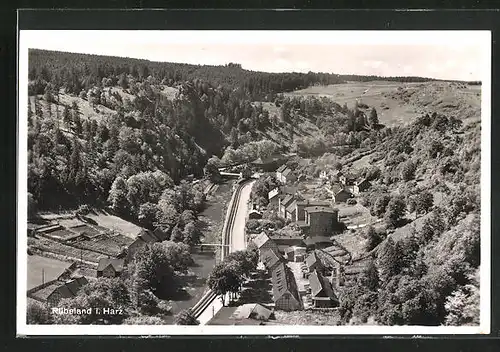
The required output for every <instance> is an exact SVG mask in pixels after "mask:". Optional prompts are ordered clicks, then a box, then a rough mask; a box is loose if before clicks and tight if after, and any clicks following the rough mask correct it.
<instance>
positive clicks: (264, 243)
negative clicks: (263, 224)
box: [253, 231, 278, 254]
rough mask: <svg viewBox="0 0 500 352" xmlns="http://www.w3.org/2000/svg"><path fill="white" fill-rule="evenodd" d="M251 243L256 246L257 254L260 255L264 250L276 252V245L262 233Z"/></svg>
mask: <svg viewBox="0 0 500 352" xmlns="http://www.w3.org/2000/svg"><path fill="white" fill-rule="evenodd" d="M253 243H255V245H256V246H257V249H258V250H259V254H261V253H262V252H263V251H264V250H265V249H275V250H278V246H277V245H276V243H275V242H274V241H273V240H272V239H270V238H269V236H268V235H267V234H266V233H265V232H264V231H263V232H261V233H259V234H258V235H257V236H255V237H254V238H253Z"/></svg>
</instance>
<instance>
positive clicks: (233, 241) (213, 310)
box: [198, 181, 255, 325]
mask: <svg viewBox="0 0 500 352" xmlns="http://www.w3.org/2000/svg"><path fill="white" fill-rule="evenodd" d="M254 182H255V181H252V182H249V183H247V184H246V185H244V186H243V187H242V189H241V193H240V199H239V202H238V208H237V210H236V216H235V219H234V222H233V224H232V229H231V237H230V243H229V245H230V247H229V250H230V251H231V252H234V251H239V250H242V249H245V247H246V241H245V221H246V215H247V213H248V201H249V199H250V192H251V190H252V186H253V183H254ZM227 216H229V214H227V215H226V218H227ZM225 300H226V303H227V302H228V301H229V297H228V295H226V298H225ZM221 308H222V302H221V300H220V298H219V297H217V298H216V299H215V300H214V301H213V302H212V303H211V304H210V305H209V306H208V307H207V308H206V309H205V311H204V312H203V313H201V315H200V316H199V317H198V321H199V322H200V325H205V324H206V323H207V322H208V321H209V320H210V319H212V317H213V316H214V315H215V314H217V312H218V311H219V310H220V309H221Z"/></svg>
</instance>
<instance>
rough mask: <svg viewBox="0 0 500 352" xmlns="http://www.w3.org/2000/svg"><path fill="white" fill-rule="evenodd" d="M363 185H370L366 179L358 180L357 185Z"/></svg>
mask: <svg viewBox="0 0 500 352" xmlns="http://www.w3.org/2000/svg"><path fill="white" fill-rule="evenodd" d="M363 183H368V184H371V182H370V181H368V180H367V179H366V178H363V179H360V180H358V182H357V185H358V186H359V185H361V184H363Z"/></svg>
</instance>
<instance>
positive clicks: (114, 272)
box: [97, 258, 125, 277]
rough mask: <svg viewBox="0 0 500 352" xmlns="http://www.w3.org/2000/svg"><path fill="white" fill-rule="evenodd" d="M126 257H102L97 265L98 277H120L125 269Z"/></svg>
mask: <svg viewBox="0 0 500 352" xmlns="http://www.w3.org/2000/svg"><path fill="white" fill-rule="evenodd" d="M124 264H125V259H112V258H101V259H99V264H98V265H97V277H118V276H120V275H121V273H122V271H123V267H124Z"/></svg>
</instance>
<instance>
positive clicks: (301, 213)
mask: <svg viewBox="0 0 500 352" xmlns="http://www.w3.org/2000/svg"><path fill="white" fill-rule="evenodd" d="M295 206H296V209H295V219H294V220H295V221H296V222H298V221H306V213H305V208H307V207H313V206H323V207H329V206H331V202H329V201H323V200H302V201H298V202H296V203H295Z"/></svg>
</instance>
